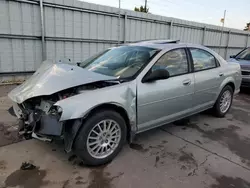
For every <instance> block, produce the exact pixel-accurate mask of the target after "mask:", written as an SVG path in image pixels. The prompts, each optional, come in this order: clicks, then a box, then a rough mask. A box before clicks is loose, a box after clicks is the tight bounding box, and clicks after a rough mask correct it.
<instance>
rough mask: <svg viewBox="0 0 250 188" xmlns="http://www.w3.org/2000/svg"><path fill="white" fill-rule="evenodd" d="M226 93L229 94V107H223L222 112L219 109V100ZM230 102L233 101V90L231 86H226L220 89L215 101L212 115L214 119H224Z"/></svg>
mask: <svg viewBox="0 0 250 188" xmlns="http://www.w3.org/2000/svg"><path fill="white" fill-rule="evenodd" d="M226 93H230V95H231V99H230V103H229V106H228V107H225V110H222V109H221V107H220V103H221V100H222V98H223V95H225V94H226ZM232 101H233V88H232V87H231V86H229V85H227V86H225V87H224V88H223V89H222V91H221V93H220V95H219V97H218V99H217V100H216V103H215V104H214V107H213V113H214V115H215V116H216V117H220V118H222V117H224V116H225V115H226V114H227V112H228V111H229V109H230V107H231V105H232Z"/></svg>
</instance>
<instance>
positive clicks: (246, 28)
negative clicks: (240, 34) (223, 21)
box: [244, 22, 250, 31]
mask: <svg viewBox="0 0 250 188" xmlns="http://www.w3.org/2000/svg"><path fill="white" fill-rule="evenodd" d="M244 31H250V22H248V23H247V24H246V26H245V29H244Z"/></svg>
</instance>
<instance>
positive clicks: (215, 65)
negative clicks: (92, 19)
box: [9, 40, 241, 165]
mask: <svg viewBox="0 0 250 188" xmlns="http://www.w3.org/2000/svg"><path fill="white" fill-rule="evenodd" d="M240 84H241V69H240V65H239V64H237V63H232V62H231V63H228V62H226V61H225V60H224V59H223V58H222V57H220V56H219V55H218V54H217V53H215V52H214V51H212V50H210V49H208V48H206V47H203V46H200V45H193V44H184V43H179V42H178V41H170V40H154V41H152V40H151V41H142V42H137V43H133V44H125V45H122V46H119V47H114V48H110V49H107V50H105V51H103V52H100V53H98V54H96V55H94V56H93V57H91V58H89V59H87V60H85V61H83V62H78V63H77V65H76V64H71V62H70V61H65V60H63V61H59V62H51V61H45V62H44V63H43V64H42V65H41V67H40V68H39V69H38V70H37V71H36V72H35V74H34V75H32V76H31V78H29V79H28V80H27V81H26V82H24V83H23V84H22V85H20V86H18V87H17V88H15V89H14V90H13V91H11V92H10V93H9V97H10V99H11V100H12V101H13V107H14V111H15V114H16V116H17V117H18V118H19V119H20V134H22V135H24V136H25V137H26V138H32V137H33V138H37V139H40V140H51V139H54V138H56V137H58V138H62V139H63V140H64V144H65V150H66V151H67V152H70V151H73V152H74V153H75V154H77V155H78V156H79V157H80V158H82V159H83V161H84V162H85V163H86V164H89V165H101V164H104V163H107V162H110V161H111V160H112V159H113V158H114V157H115V156H116V155H117V154H118V153H119V152H120V150H121V149H122V147H123V145H124V143H125V142H126V141H128V142H129V143H131V142H132V141H133V138H134V137H135V135H136V134H138V133H140V132H143V131H146V130H149V129H152V128H155V127H158V126H161V125H164V124H167V123H170V122H173V121H176V120H179V119H182V118H185V117H187V116H191V115H193V114H196V113H199V112H201V111H204V110H207V109H213V110H212V111H213V113H214V114H215V115H216V116H217V117H224V116H225V114H226V113H227V112H228V110H229V108H230V106H231V104H232V100H233V94H236V93H238V92H239V87H240Z"/></svg>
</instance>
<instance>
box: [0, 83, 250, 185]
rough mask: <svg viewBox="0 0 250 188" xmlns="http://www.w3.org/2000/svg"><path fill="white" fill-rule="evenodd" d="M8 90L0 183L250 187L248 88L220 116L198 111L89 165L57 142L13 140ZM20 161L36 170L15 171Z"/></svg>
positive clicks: (0, 97)
mask: <svg viewBox="0 0 250 188" xmlns="http://www.w3.org/2000/svg"><path fill="white" fill-rule="evenodd" d="M9 89H10V88H9V87H5V88H4V89H3V88H0V91H1V94H0V102H1V105H0V121H1V122H2V123H1V124H0V146H2V147H0V187H18V186H19V187H24V188H39V187H58V188H73V187H76V188H77V187H86V188H112V187H121V188H123V187H124V188H129V187H131V188H134V187H136V188H140V187H143V188H153V187H162V188H179V187H190V188H196V187H197V188H200V187H206V188H250V150H249V149H250V126H249V122H250V105H249V104H250V92H248V91H244V92H243V93H241V94H240V95H238V96H236V97H235V100H234V104H233V106H232V108H231V110H230V113H229V114H228V115H227V116H226V117H225V118H221V119H218V118H214V117H213V116H211V115H209V114H205V113H202V114H199V115H196V116H194V117H192V118H191V119H190V122H189V123H184V124H183V125H181V126H175V125H173V124H170V125H165V126H163V127H160V128H158V129H154V130H151V131H148V132H145V133H143V134H140V135H138V136H137V138H136V140H135V142H134V144H131V145H130V146H126V147H125V148H124V150H123V151H122V152H121V154H120V155H119V156H118V157H117V158H116V159H115V160H114V161H113V162H112V163H110V164H108V165H106V166H101V167H98V168H90V167H86V166H84V165H83V164H82V163H81V161H79V160H78V159H77V158H76V157H75V156H74V155H72V154H65V153H64V152H63V148H62V146H61V145H60V144H59V143H57V144H55V143H53V144H48V143H43V142H40V141H37V140H28V141H21V142H18V143H14V142H17V141H19V139H18V138H17V137H15V133H16V131H17V129H16V125H17V121H16V119H15V118H14V117H12V116H10V115H8V113H7V109H8V108H9V107H10V105H11V103H10V101H9V100H8V99H7V97H6V96H5V95H6V93H7V91H8V90H9ZM11 143H14V144H11ZM8 144H10V145H8ZM4 145H6V146H4ZM23 162H31V163H32V164H34V165H36V166H37V167H38V168H35V169H33V170H20V166H21V164H22V163H23Z"/></svg>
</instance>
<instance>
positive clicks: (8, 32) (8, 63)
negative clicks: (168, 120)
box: [0, 0, 250, 82]
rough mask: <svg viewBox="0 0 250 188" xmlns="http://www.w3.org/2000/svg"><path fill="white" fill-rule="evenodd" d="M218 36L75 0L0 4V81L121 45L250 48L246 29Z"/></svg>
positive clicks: (213, 30)
mask: <svg viewBox="0 0 250 188" xmlns="http://www.w3.org/2000/svg"><path fill="white" fill-rule="evenodd" d="M41 7H42V9H41ZM41 10H43V14H41ZM41 15H43V20H44V21H43V22H42V21H41V20H42V19H41V18H42V16H41ZM42 23H43V25H44V29H42ZM42 36H44V37H42ZM220 36H221V28H220V27H218V26H213V25H208V24H202V23H196V22H191V21H186V20H180V19H176V18H170V17H163V16H157V15H153V14H145V13H140V12H134V11H130V10H121V12H120V18H119V9H117V8H113V7H108V6H101V5H96V4H91V3H86V2H81V1H77V0H43V2H42V6H41V4H40V2H39V1H38V0H0V82H5V81H16V80H20V79H24V78H25V76H24V75H27V74H29V73H31V72H32V71H35V70H36V69H37V67H38V66H39V65H40V63H41V62H42V60H43V59H60V58H63V57H67V58H70V59H71V60H72V61H73V62H77V61H81V60H84V59H86V58H87V57H89V56H91V55H92V54H94V53H96V52H98V51H100V50H103V49H105V48H108V47H111V46H115V45H117V44H118V43H123V42H132V41H138V40H145V39H169V38H171V39H180V40H181V41H182V42H190V43H198V44H203V45H205V46H208V47H210V48H212V49H213V50H215V51H216V52H218V53H219V54H220V55H221V56H222V57H224V58H228V57H229V55H232V54H236V53H237V52H239V51H240V50H241V49H242V48H244V47H246V46H247V45H248V44H250V41H249V38H250V37H249V33H247V32H244V31H240V30H236V29H231V28H225V29H224V32H223V34H222V40H221V45H220ZM43 39H44V42H43ZM43 52H44V53H43Z"/></svg>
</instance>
